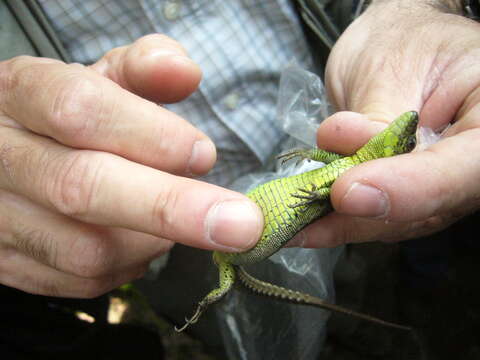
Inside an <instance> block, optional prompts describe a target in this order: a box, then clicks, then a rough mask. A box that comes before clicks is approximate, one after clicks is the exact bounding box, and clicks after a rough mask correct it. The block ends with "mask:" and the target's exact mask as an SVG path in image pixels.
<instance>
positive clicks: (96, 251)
mask: <svg viewBox="0 0 480 360" xmlns="http://www.w3.org/2000/svg"><path fill="white" fill-rule="evenodd" d="M67 258H68V262H69V264H68V265H67V267H68V268H69V270H70V271H71V272H72V273H73V274H74V275H77V276H80V277H83V278H88V279H95V278H100V277H102V276H106V275H108V273H109V272H110V270H111V266H112V260H111V259H113V258H114V256H113V248H112V247H111V246H109V244H108V242H107V241H104V239H102V238H99V237H95V236H83V237H79V238H78V239H76V240H75V241H74V242H73V245H72V247H71V248H70V251H69V254H68V256H67Z"/></svg>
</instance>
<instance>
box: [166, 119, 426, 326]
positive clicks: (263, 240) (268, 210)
mask: <svg viewBox="0 0 480 360" xmlns="http://www.w3.org/2000/svg"><path fill="white" fill-rule="evenodd" d="M418 121H419V118H418V114H417V112H415V111H409V112H406V113H404V114H402V115H400V116H399V117H398V118H396V119H395V120H394V121H393V122H392V123H391V124H390V125H389V126H388V127H387V128H385V130H383V131H382V132H380V133H379V134H377V135H376V136H374V137H372V138H371V139H370V140H369V141H368V142H367V143H366V144H365V145H364V146H362V147H361V148H360V149H359V150H357V151H356V152H355V153H354V154H353V155H351V156H343V155H340V154H337V153H332V152H328V151H325V150H322V149H319V148H312V149H304V150H301V149H296V150H291V151H289V152H287V153H284V154H282V155H280V156H279V158H283V162H285V161H288V160H290V159H292V158H295V157H299V158H300V160H302V159H310V160H314V161H321V162H323V163H325V164H326V165H325V166H324V167H321V168H318V169H315V170H311V171H307V172H304V173H301V174H298V175H293V176H288V177H283V178H280V179H276V180H271V181H269V182H267V183H265V184H262V185H259V186H257V187H255V188H254V189H253V190H251V191H249V192H247V194H246V196H247V197H248V198H250V199H251V200H253V201H254V202H255V203H256V204H257V205H258V206H259V207H260V209H261V210H262V213H263V216H264V218H265V225H264V229H263V233H262V235H261V237H260V240H259V241H258V242H257V244H256V245H255V246H254V247H253V248H251V249H249V250H246V251H243V252H238V253H228V252H220V251H214V252H213V260H214V262H215V264H216V265H217V267H218V270H219V286H218V287H217V288H215V289H213V290H212V291H210V292H209V293H208V294H207V295H206V296H205V297H204V298H203V299H202V300H201V301H200V302H199V303H198V307H197V309H196V311H195V313H194V314H193V316H192V317H191V318H190V319H185V320H186V322H185V324H184V325H183V326H182V327H181V328H175V330H176V331H178V332H180V331H183V330H184V329H186V328H187V327H188V326H189V325H191V324H194V323H196V322H197V320H198V319H199V318H200V316H201V314H202V313H203V312H204V310H205V309H206V308H207V307H208V306H209V305H210V304H213V303H215V302H217V301H219V300H220V299H221V298H223V297H224V295H225V294H226V293H227V292H228V291H229V290H230V289H231V288H232V286H233V285H234V283H235V281H236V277H237V276H238V278H239V280H240V282H241V283H242V284H243V285H244V286H246V287H247V288H249V289H250V290H252V291H253V292H255V293H257V294H261V295H267V296H271V297H274V298H277V299H280V300H285V301H289V302H294V303H299V304H306V305H312V306H317V307H321V308H324V309H327V310H330V311H334V312H340V313H344V314H347V315H351V316H354V317H357V318H361V319H364V320H367V321H371V322H375V323H379V324H381V325H385V326H389V327H394V328H398V329H403V330H410V329H411V328H409V327H408V326H403V325H399V324H395V323H391V322H387V321H384V320H381V319H379V318H376V317H373V316H370V315H367V314H363V313H359V312H356V311H353V310H349V309H346V308H343V307H341V306H338V305H334V304H330V303H327V302H325V301H324V300H322V299H320V298H317V297H314V296H311V295H309V294H305V293H301V292H298V291H294V290H291V289H286V288H283V287H280V286H277V285H273V284H270V283H267V282H264V281H261V280H258V279H256V278H254V277H253V276H251V275H249V274H248V273H247V272H246V271H245V269H243V268H242V265H247V264H252V263H256V262H259V261H261V260H264V259H266V258H268V257H270V256H271V255H273V254H274V253H275V252H277V251H278V250H280V249H281V248H282V247H283V246H284V245H285V244H286V243H287V242H288V241H289V240H290V239H292V238H293V237H294V236H295V235H296V234H297V233H298V232H299V231H301V230H302V229H303V228H304V227H305V226H307V225H308V224H310V223H311V222H313V221H314V220H316V219H318V218H320V217H322V216H325V215H326V214H328V213H329V212H331V211H333V207H332V205H331V203H330V200H329V198H330V189H331V186H332V184H333V182H334V181H335V180H336V179H337V178H338V177H339V176H340V175H341V174H342V173H343V172H345V171H346V170H348V169H350V168H352V167H354V166H356V165H358V164H361V163H363V162H366V161H370V160H374V159H378V158H383V157H390V156H394V155H400V154H403V153H407V152H410V151H411V150H412V149H413V148H414V147H415V144H416V137H415V134H416V129H417V125H418Z"/></svg>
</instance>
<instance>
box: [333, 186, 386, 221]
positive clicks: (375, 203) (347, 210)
mask: <svg viewBox="0 0 480 360" xmlns="http://www.w3.org/2000/svg"><path fill="white" fill-rule="evenodd" d="M389 208H390V202H389V200H388V196H387V194H385V193H384V192H383V191H381V190H380V189H377V188H376V187H373V186H370V185H365V184H362V183H358V182H355V183H353V184H352V185H351V186H350V188H349V189H348V191H347V193H346V194H345V196H344V197H343V199H342V200H341V202H340V207H339V209H338V210H339V212H341V213H343V214H347V215H353V216H362V217H383V216H385V215H386V214H387V213H388V210H389Z"/></svg>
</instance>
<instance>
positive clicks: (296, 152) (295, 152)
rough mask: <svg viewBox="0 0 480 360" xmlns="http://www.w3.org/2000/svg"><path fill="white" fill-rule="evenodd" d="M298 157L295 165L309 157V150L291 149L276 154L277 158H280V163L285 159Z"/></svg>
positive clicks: (283, 162) (285, 160)
mask: <svg viewBox="0 0 480 360" xmlns="http://www.w3.org/2000/svg"><path fill="white" fill-rule="evenodd" d="M296 157H298V158H299V159H298V160H297V162H296V165H298V164H300V163H301V162H302V161H303V160H305V159H310V150H306V149H292V150H290V151H287V152H284V153H283V154H280V155H278V156H277V159H282V165H283V164H285V163H286V162H287V161H289V160H291V159H293V158H296Z"/></svg>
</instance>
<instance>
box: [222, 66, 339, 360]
mask: <svg viewBox="0 0 480 360" xmlns="http://www.w3.org/2000/svg"><path fill="white" fill-rule="evenodd" d="M328 114H329V106H328V104H327V101H326V97H325V91H324V87H323V84H322V81H321V80H320V78H318V76H316V75H315V74H312V73H310V72H308V71H306V70H303V69H301V68H299V67H298V66H295V65H290V66H288V67H287V68H286V69H285V71H284V72H283V74H282V77H281V82H280V92H279V97H278V121H279V122H280V125H281V127H282V128H283V129H284V130H285V132H286V133H287V134H289V135H291V136H292V138H291V139H290V140H289V141H287V142H286V144H284V149H283V150H286V149H290V148H292V147H299V146H300V147H305V144H307V145H309V146H314V145H315V134H316V130H317V127H318V124H319V123H320V121H321V120H322V119H323V118H325V117H327V116H328ZM295 139H297V140H298V141H296V140H295ZM299 141H301V142H302V143H304V144H301V143H299ZM276 165H277V166H276V167H277V169H276V171H274V172H264V173H261V174H250V175H248V176H245V177H243V178H240V179H239V180H238V181H237V182H236V183H235V184H234V185H233V188H234V190H237V191H241V192H246V191H248V190H249V189H251V188H253V187H255V186H257V185H259V184H261V183H264V182H266V181H269V180H272V179H274V178H278V177H283V176H289V175H293V174H296V173H300V172H304V171H307V170H311V169H312V168H313V167H318V166H321V165H323V164H321V163H316V162H304V163H302V164H300V165H299V166H296V165H295V164H294V163H293V164H290V165H289V166H283V167H279V166H278V164H276ZM342 250H343V247H340V248H336V249H318V250H312V249H301V248H289V249H282V250H280V251H279V252H278V253H276V254H275V255H273V256H272V257H270V258H269V259H267V260H265V261H262V262H260V263H257V264H253V265H251V266H249V267H246V269H247V271H248V272H249V273H251V274H252V275H253V276H255V277H257V278H259V279H261V280H264V281H268V282H271V283H274V284H276V285H280V286H284V287H287V288H290V289H294V290H298V291H302V292H306V293H309V294H311V295H314V296H317V297H320V298H322V299H326V300H328V301H330V302H334V288H333V270H334V266H335V263H336V262H337V260H338V258H339V256H340V254H341V252H342ZM216 311H217V318H218V319H219V323H220V324H219V325H220V328H221V332H222V336H223V338H224V339H223V340H224V343H225V347H226V351H227V354H228V357H229V359H242V360H243V359H245V360H247V359H248V360H251V359H262V360H268V359H275V360H279V359H317V358H318V356H319V354H320V352H321V350H322V346H323V343H324V339H325V336H326V322H327V319H328V314H329V313H328V312H327V311H325V310H322V309H319V308H313V307H309V306H305V305H296V304H289V303H285V302H281V301H278V300H275V299H272V298H268V297H263V296H259V295H256V294H254V293H252V292H250V291H249V290H246V289H242V288H241V287H237V288H235V289H234V291H232V292H231V293H230V294H229V295H227V299H225V301H222V302H221V303H220V304H218V305H217V307H216Z"/></svg>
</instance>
